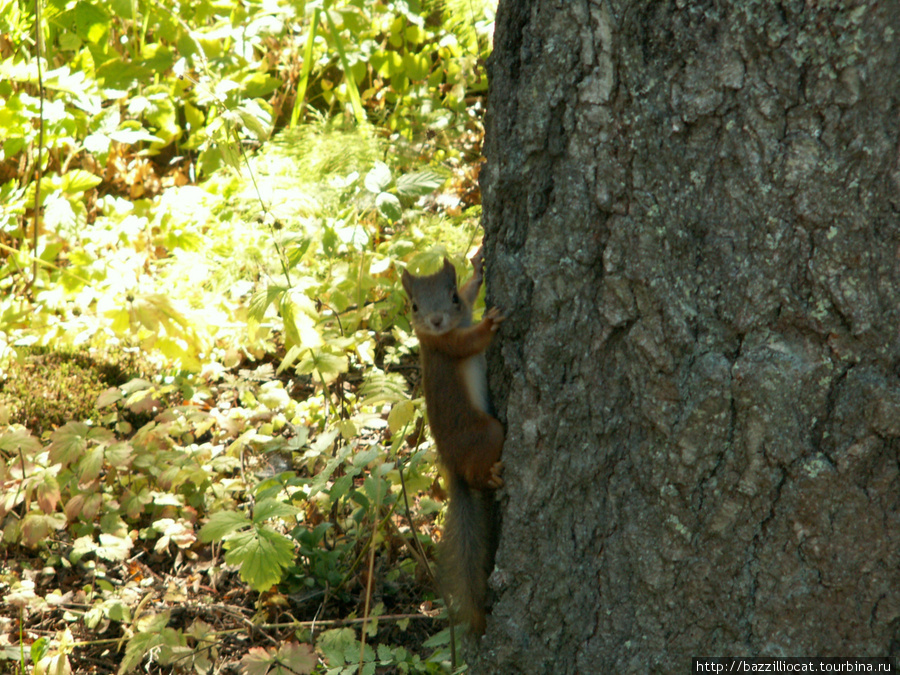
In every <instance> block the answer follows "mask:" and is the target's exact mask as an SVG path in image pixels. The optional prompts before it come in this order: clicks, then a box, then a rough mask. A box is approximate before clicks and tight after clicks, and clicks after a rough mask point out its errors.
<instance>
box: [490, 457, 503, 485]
mask: <svg viewBox="0 0 900 675" xmlns="http://www.w3.org/2000/svg"><path fill="white" fill-rule="evenodd" d="M501 473H503V462H494V464H493V466H491V475H490V476H489V477H488V480H487V483H488V485H489V486H490V487H492V488H494V489H495V490H496V489H497V488H501V487H503V477H502V476H501V475H500V474H501Z"/></svg>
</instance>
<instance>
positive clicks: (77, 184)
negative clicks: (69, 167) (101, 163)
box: [62, 169, 103, 194]
mask: <svg viewBox="0 0 900 675" xmlns="http://www.w3.org/2000/svg"><path fill="white" fill-rule="evenodd" d="M102 182H103V179H102V178H100V176H95V175H94V174H92V173H91V172H89V171H84V170H83V169H74V170H73V171H69V172H68V173H66V175H65V176H63V177H62V190H63V192H66V193H68V194H72V193H75V192H84V191H85V190H90V189H91V188H94V187H97V186H98V185H100V183H102Z"/></svg>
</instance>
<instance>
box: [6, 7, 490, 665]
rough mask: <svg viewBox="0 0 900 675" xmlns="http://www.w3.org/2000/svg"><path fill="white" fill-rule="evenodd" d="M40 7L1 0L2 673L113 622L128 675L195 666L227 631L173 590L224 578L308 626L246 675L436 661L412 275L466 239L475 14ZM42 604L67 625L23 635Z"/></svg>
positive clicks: (261, 619)
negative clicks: (406, 272) (404, 265)
mask: <svg viewBox="0 0 900 675" xmlns="http://www.w3.org/2000/svg"><path fill="white" fill-rule="evenodd" d="M41 9H42V15H43V16H42V22H41V24H40V25H37V21H36V19H35V17H34V15H33V13H32V12H33V11H34V9H33V5H29V4H27V3H20V2H18V1H17V0H0V250H2V251H3V255H2V256H0V533H2V544H0V546H2V547H3V548H4V553H5V554H6V555H5V556H4V560H6V561H7V562H6V563H4V566H2V567H0V590H2V591H3V592H4V593H5V597H6V599H7V600H8V601H9V607H13V608H16V611H18V612H19V613H20V614H19V616H18V617H16V618H15V620H16V621H18V626H19V627H20V628H21V629H22V630H21V635H20V644H19V645H17V649H16V650H10V649H6V648H3V649H0V661H3V662H4V664H5V662H6V661H9V662H11V663H12V662H15V663H18V664H19V665H20V666H21V669H22V671H23V672H25V670H26V669H27V668H29V667H30V668H31V669H32V670H33V671H34V672H65V670H66V668H69V667H70V666H71V663H72V662H76V663H77V659H78V657H79V654H80V653H81V652H82V651H83V650H85V649H89V648H90V645H91V644H92V641H91V640H90V639H87V638H90V637H91V636H92V635H94V634H98V635H100V634H104V633H106V632H107V631H109V633H108V635H113V636H114V638H115V639H116V640H117V641H120V642H121V643H122V644H124V645H125V647H124V652H123V653H122V654H121V655H120V656H119V657H117V658H120V659H121V661H120V663H119V664H118V665H119V672H120V673H125V672H130V671H133V670H137V669H139V668H143V669H147V668H151V666H150V665H148V663H153V664H158V665H159V666H160V667H164V668H169V669H170V670H171V672H198V673H204V672H211V670H213V669H215V668H218V667H219V665H218V664H219V663H220V658H221V653H220V650H222V649H225V647H224V645H225V640H224V638H223V635H225V634H227V632H228V631H227V630H223V629H221V627H220V625H219V624H218V621H219V620H220V619H221V616H217V622H216V626H215V627H213V626H212V625H211V624H210V623H206V622H205V620H204V617H203V616H185V615H184V612H189V611H190V607H188V605H189V604H190V603H188V605H186V604H185V603H184V602H183V600H184V599H185V598H187V597H192V598H197V597H200V594H201V590H202V589H207V590H208V586H209V587H213V588H216V591H217V592H215V593H214V592H208V595H207V596H205V598H206V599H207V600H208V599H209V598H210V597H212V598H213V599H217V598H221V597H222V595H223V594H222V593H218V588H219V586H218V584H223V585H230V592H231V593H232V595H234V594H242V595H244V596H249V598H250V600H249V601H248V602H247V603H245V604H247V605H248V606H252V607H253V608H254V611H256V612H257V615H255V616H253V617H252V620H253V622H254V623H255V624H256V625H257V626H260V627H261V630H271V631H283V630H284V629H285V621H286V620H285V617H287V619H289V621H288V625H289V626H290V630H292V631H293V632H294V636H293V637H294V638H295V639H296V641H293V640H289V641H285V640H284V639H282V638H283V636H282V635H278V640H277V642H278V644H280V645H281V646H280V647H278V648H273V647H271V646H270V645H269V644H268V643H267V644H265V645H264V647H257V646H254V647H250V646H249V645H247V646H246V647H247V648H249V651H248V650H247V648H245V649H244V651H243V652H241V653H240V654H239V655H238V657H237V658H235V659H234V661H235V662H236V661H237V660H240V663H241V669H242V672H244V673H250V674H253V673H264V672H312V670H313V669H314V668H316V667H320V664H324V666H325V667H326V668H327V669H329V670H327V672H334V673H343V672H348V673H349V672H376V671H384V670H386V669H391V670H396V671H400V672H443V671H444V670H445V667H446V661H447V649H446V648H447V641H446V639H445V638H440V637H437V638H435V637H434V636H433V632H434V630H432V629H431V627H430V626H431V624H430V621H431V619H430V618H429V619H427V618H426V614H425V613H423V612H419V610H418V607H419V604H420V603H421V602H422V601H423V599H424V600H425V601H426V602H430V601H431V600H432V599H433V591H432V590H430V589H429V587H428V582H427V579H428V574H429V569H428V558H429V556H430V554H431V552H432V545H431V536H430V530H431V528H433V527H439V521H437V523H436V521H435V518H436V516H438V515H439V507H438V503H439V498H440V495H439V494H438V495H435V494H432V490H433V486H434V480H435V475H436V469H435V466H434V454H433V450H432V448H431V447H430V445H428V444H427V443H424V444H423V443H421V441H422V440H423V439H422V438H421V437H422V428H423V419H422V412H423V411H422V407H421V401H420V400H418V399H414V398H411V392H410V385H411V382H412V381H414V378H409V377H405V376H404V375H403V374H408V373H409V372H410V370H411V369H410V365H411V363H412V360H413V358H414V354H413V353H412V351H411V350H412V349H414V344H415V341H414V340H413V339H412V337H411V334H410V333H411V331H410V329H409V325H408V322H407V319H406V317H405V299H404V297H403V294H402V292H401V291H400V289H399V285H398V283H397V281H398V262H399V261H404V260H405V261H410V262H412V263H413V264H414V265H419V264H424V265H427V264H430V262H433V261H434V260H440V258H441V257H442V256H443V255H445V254H450V255H454V256H459V254H461V253H464V252H466V251H468V250H471V249H472V248H473V245H474V243H475V242H474V240H475V238H476V235H475V227H476V226H477V222H476V218H477V215H478V213H477V208H476V209H470V210H466V209H467V206H468V205H471V204H472V203H473V202H472V201H466V200H464V199H463V198H462V197H461V196H460V193H465V192H466V191H467V190H468V189H469V187H466V186H467V185H468V184H470V183H471V181H472V178H473V176H474V171H473V170H471V169H470V168H469V167H467V166H466V162H468V161H474V158H475V152H474V151H472V150H471V148H473V147H475V146H476V145H477V143H478V138H479V133H480V130H479V126H478V114H479V107H478V104H477V101H476V103H475V106H474V108H467V107H466V104H467V98H471V97H473V96H477V95H478V94H479V93H481V92H483V91H485V80H484V73H483V69H482V68H481V63H482V61H483V57H484V56H486V54H487V51H488V50H489V41H488V39H487V37H488V36H489V32H490V31H489V30H487V25H488V24H489V22H490V14H489V13H483V12H481V11H479V10H476V9H475V5H474V4H472V3H465V7H463V5H462V4H454V3H447V4H444V5H441V6H436V5H427V6H422V5H420V4H419V3H418V2H415V1H413V0H397V1H395V2H368V1H365V2H363V1H362V0H325V1H322V2H313V3H305V4H304V3H300V4H297V3H293V2H289V1H288V0H276V1H275V2H266V3H262V2H258V1H257V0H251V2H249V3H244V4H243V5H240V6H234V5H233V4H228V3H225V4H223V3H216V2H211V1H210V0H201V1H200V2H198V3H192V4H190V5H189V6H188V5H183V4H176V3H174V2H172V0H162V1H161V2H156V1H155V0H154V2H146V0H135V1H134V2H123V1H122V0H114V1H113V2H112V4H110V5H99V4H96V3H91V2H88V1H87V0H67V1H63V0H51V1H50V2H49V3H46V6H42V8H41ZM476 15H477V16H476ZM37 31H40V33H41V36H42V38H43V45H44V50H43V52H41V53H38V51H37V47H36V45H37V40H36V32H37ZM39 59H40V64H41V72H40V78H41V81H42V87H43V88H42V89H41V87H40V86H39V72H38V67H37V65H38V62H39ZM42 107H43V117H42V119H43V130H42V134H41V129H40V125H39V124H38V123H37V122H38V120H40V119H41V108H42ZM41 143H42V162H41V165H40V166H37V165H36V164H37V156H38V155H37V152H36V148H37V146H38V144H41ZM37 173H40V176H41V178H40V191H39V194H40V198H39V203H38V206H39V208H38V210H37V212H35V211H34V203H35V197H36V195H38V189H37V188H38V184H37V183H36V175H37ZM201 181H202V182H201ZM476 202H477V200H476ZM35 227H37V247H36V248H35V247H33V244H32V242H33V239H32V236H33V234H34V228H35ZM435 241H440V242H442V244H441V245H437V246H434V245H433V244H432V242H435ZM457 259H458V258H457ZM35 262H37V263H38V266H37V269H38V273H37V276H36V278H33V279H32V278H31V273H30V270H31V267H32V264H33V263H35ZM107 359H112V360H113V363H114V365H108V364H107V363H106V361H107ZM407 505H409V506H407ZM370 563H371V564H372V565H373V567H372V569H374V573H373V574H374V577H375V579H374V581H373V583H374V584H375V586H376V587H375V588H372V585H371V584H368V583H366V581H367V580H368V579H369V574H370V572H369V564H370ZM141 565H143V566H144V567H143V568H142V567H140V566H141ZM34 570H44V571H43V572H42V573H41V574H40V575H38V579H37V581H35V574H36V573H35V572H34ZM163 579H164V580H165V584H160V583H159V582H160V581H161V580H163ZM187 579H191V581H190V582H188V581H187ZM148 582H149V583H148ZM207 585H208V586H207ZM163 588H164V590H161V589H163ZM370 594H372V595H374V594H377V597H378V598H379V600H380V602H377V603H369V604H367V603H366V602H365V600H366V598H367V597H368V596H369V595H370ZM73 598H74V600H73ZM368 599H370V600H371V597H369V598H368ZM200 604H202V603H194V606H199V605H200ZM372 604H374V608H373V609H370V610H369V613H368V617H366V618H367V623H365V624H364V625H365V630H364V631H362V628H361V626H360V625H358V624H357V623H353V622H354V621H358V619H357V616H358V615H359V614H362V613H363V612H364V611H365V609H364V608H365V607H367V606H371V605H372ZM386 605H387V606H389V607H390V609H386V608H385V606H386ZM426 606H427V604H426ZM186 608H187V609H186ZM47 612H54V613H55V616H56V618H57V620H58V621H61V622H63V624H64V626H63V627H62V628H61V629H60V631H59V633H57V634H56V635H55V636H52V637H50V638H49V639H43V638H42V639H41V640H36V641H35V640H34V638H32V637H30V636H29V635H27V634H26V633H27V632H26V630H25V627H26V623H27V622H28V621H29V620H31V617H42V618H41V619H40V620H41V621H43V620H44V618H43V617H45V616H46V613H47ZM391 612H395V613H398V614H401V615H404V617H406V618H401V619H396V618H391ZM408 615H415V616H416V619H417V620H418V622H419V624H418V625H419V626H426V627H424V628H418V629H417V628H416V621H412V622H411V621H410V619H409V618H408ZM429 616H433V617H435V618H436V616H437V612H436V610H430V613H429ZM12 617H13V615H10V617H7V618H8V619H10V620H12ZM0 618H3V617H0ZM205 618H206V620H209V617H205ZM276 618H279V619H281V621H280V622H274V623H273V620H274V619H276ZM298 619H299V620H298ZM313 619H316V620H318V621H325V622H326V624H325V627H324V630H317V631H316V632H315V633H311V632H310V631H308V630H307V628H306V627H305V626H304V625H303V621H305V620H308V621H312V620H313ZM344 619H347V620H348V621H350V622H351V623H350V624H349V625H345V626H342V627H341V626H338V625H336V624H328V623H327V622H329V621H334V622H339V621H342V620H344ZM246 621H248V619H247V618H243V619H242V621H238V622H237V624H236V627H235V628H231V629H230V630H232V631H234V632H238V631H240V632H242V633H246V632H247V631H246V624H245V622H246ZM4 625H5V624H4ZM413 634H414V635H413ZM74 635H78V636H79V640H78V641H77V642H76V640H75V638H74ZM429 636H431V637H432V640H431V641H430V642H427V641H426V640H427V638H428V637H429ZM104 639H106V638H104ZM273 639H274V638H273ZM29 640H31V642H29ZM435 640H436V641H435ZM363 641H364V643H363ZM233 648H234V647H233V645H232V649H233ZM97 653H99V652H97ZM230 656H234V654H233V653H232V654H231V655H230ZM103 658H104V659H106V658H107V656H106V655H104V657H103ZM76 669H77V667H76ZM0 670H3V667H2V666H0ZM167 672H168V671H167ZM320 672H321V667H320Z"/></svg>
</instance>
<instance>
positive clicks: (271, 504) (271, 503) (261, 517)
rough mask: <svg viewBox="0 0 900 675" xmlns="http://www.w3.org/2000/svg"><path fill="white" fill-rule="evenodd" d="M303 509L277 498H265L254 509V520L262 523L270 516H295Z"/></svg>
mask: <svg viewBox="0 0 900 675" xmlns="http://www.w3.org/2000/svg"><path fill="white" fill-rule="evenodd" d="M301 511H302V509H298V508H297V507H296V506H291V505H290V504H285V503H284V502H281V501H278V500H277V499H263V500H261V501H260V502H259V503H258V504H257V505H256V507H255V508H254V509H253V522H254V523H262V522H264V521H266V520H268V519H269V518H293V517H294V516H296V515H297V514H298V513H300V512H301Z"/></svg>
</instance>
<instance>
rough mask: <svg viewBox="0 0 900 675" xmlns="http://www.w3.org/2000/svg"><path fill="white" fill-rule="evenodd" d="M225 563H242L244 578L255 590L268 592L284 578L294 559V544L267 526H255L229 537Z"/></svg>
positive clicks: (242, 577) (242, 576) (242, 575)
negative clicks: (284, 573) (285, 571)
mask: <svg viewBox="0 0 900 675" xmlns="http://www.w3.org/2000/svg"><path fill="white" fill-rule="evenodd" d="M225 546H226V548H227V549H228V553H226V554H225V562H226V563H228V564H229V565H240V567H241V579H242V580H243V581H245V582H246V583H248V584H250V587H251V588H253V590H255V591H260V592H262V591H267V590H268V589H270V588H271V587H272V586H274V585H275V584H277V583H278V582H279V581H281V577H282V574H283V572H284V570H285V569H286V568H287V567H289V566H290V565H291V564H292V563H293V561H294V544H293V542H292V541H291V540H290V539H288V538H287V537H285V536H284V535H283V534H279V533H278V532H275V531H274V530H272V529H270V528H268V527H265V526H263V527H258V526H257V527H253V528H251V529H250V531H248V532H240V533H238V534H236V535H234V536H233V537H230V538H229V539H228V540H227V542H226V544H225Z"/></svg>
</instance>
